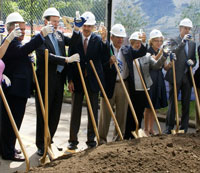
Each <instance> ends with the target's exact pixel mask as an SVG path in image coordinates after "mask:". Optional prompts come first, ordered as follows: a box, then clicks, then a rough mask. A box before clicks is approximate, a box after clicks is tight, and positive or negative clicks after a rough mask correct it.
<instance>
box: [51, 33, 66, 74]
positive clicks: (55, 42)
mask: <svg viewBox="0 0 200 173" xmlns="http://www.w3.org/2000/svg"><path fill="white" fill-rule="evenodd" d="M52 41H53V46H54V49H55V52H56V55H61V54H60V49H59V47H58V41H57V39H56V37H55V34H54V33H53V34H52ZM63 68H64V66H62V65H57V71H58V72H60V73H61V72H62V70H63Z"/></svg>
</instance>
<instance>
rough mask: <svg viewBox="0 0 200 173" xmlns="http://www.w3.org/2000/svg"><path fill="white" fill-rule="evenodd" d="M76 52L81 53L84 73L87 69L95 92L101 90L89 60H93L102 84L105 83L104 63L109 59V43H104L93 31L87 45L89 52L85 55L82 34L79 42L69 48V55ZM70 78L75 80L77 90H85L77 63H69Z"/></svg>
mask: <svg viewBox="0 0 200 173" xmlns="http://www.w3.org/2000/svg"><path fill="white" fill-rule="evenodd" d="M75 53H79V55H80V65H81V69H82V72H83V73H84V72H85V70H86V71H87V78H88V82H89V87H90V89H91V90H92V92H94V93H97V92H99V90H100V88H99V85H98V82H97V80H96V77H95V75H94V72H93V70H92V68H91V66H90V63H89V60H92V61H93V63H94V66H95V68H96V71H97V74H98V76H99V78H100V80H101V82H102V84H103V85H104V74H103V65H104V64H105V63H107V62H108V61H109V44H108V43H106V44H104V43H103V42H102V40H101V38H100V37H99V36H97V35H96V34H94V33H92V35H91V37H90V40H89V43H88V47H87V54H86V55H85V54H84V49H83V43H82V35H81V36H80V37H79V40H78V41H77V43H76V44H75V45H74V46H72V47H70V48H69V55H72V54H75ZM68 80H69V81H71V80H72V81H73V83H74V88H75V92H82V91H83V88H82V83H81V79H80V74H79V71H78V68H77V64H76V63H71V64H70V65H69V75H68Z"/></svg>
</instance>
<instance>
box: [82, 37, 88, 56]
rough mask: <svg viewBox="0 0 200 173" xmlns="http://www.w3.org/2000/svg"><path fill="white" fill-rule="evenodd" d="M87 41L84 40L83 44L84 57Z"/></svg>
mask: <svg viewBox="0 0 200 173" xmlns="http://www.w3.org/2000/svg"><path fill="white" fill-rule="evenodd" d="M87 41H88V39H87V38H85V40H84V43H83V49H84V53H85V55H86V53H87V46H88V43H87Z"/></svg>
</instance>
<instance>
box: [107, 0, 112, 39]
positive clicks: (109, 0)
mask: <svg viewBox="0 0 200 173" xmlns="http://www.w3.org/2000/svg"><path fill="white" fill-rule="evenodd" d="M106 19H107V21H106V24H107V29H108V40H109V41H110V32H109V31H110V29H111V19H112V0H107V8H106Z"/></svg>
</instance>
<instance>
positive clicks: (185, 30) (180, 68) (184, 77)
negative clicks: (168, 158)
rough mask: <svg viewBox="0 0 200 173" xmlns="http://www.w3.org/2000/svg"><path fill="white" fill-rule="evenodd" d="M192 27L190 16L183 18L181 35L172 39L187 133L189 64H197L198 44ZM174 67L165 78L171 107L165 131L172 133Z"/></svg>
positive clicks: (180, 26)
mask: <svg viewBox="0 0 200 173" xmlns="http://www.w3.org/2000/svg"><path fill="white" fill-rule="evenodd" d="M191 28H192V21H191V20H190V19H188V18H185V19H183V20H182V21H181V22H180V24H179V30H180V35H179V36H178V37H177V38H176V39H174V40H173V41H172V43H171V44H172V45H177V48H176V49H175V50H173V51H174V53H175V54H176V57H177V60H176V61H175V69H176V86H177V93H178V94H179V92H180V91H181V104H182V117H181V126H180V129H181V130H184V131H185V133H186V132H187V130H188V121H189V108H190V96H191V89H192V83H191V76H190V70H189V66H195V64H196V44H195V42H194V41H192V40H191V36H190V35H189V32H190V30H191ZM172 73H173V72H172V68H171V69H169V70H168V71H167V73H166V76H165V79H166V80H167V81H168V82H169V109H168V112H167V118H166V130H165V133H167V134H170V133H171V130H172V129H173V128H174V123H175V106H174V87H173V75H172Z"/></svg>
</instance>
